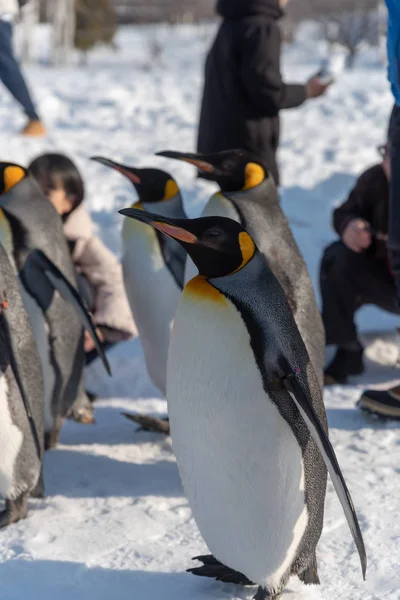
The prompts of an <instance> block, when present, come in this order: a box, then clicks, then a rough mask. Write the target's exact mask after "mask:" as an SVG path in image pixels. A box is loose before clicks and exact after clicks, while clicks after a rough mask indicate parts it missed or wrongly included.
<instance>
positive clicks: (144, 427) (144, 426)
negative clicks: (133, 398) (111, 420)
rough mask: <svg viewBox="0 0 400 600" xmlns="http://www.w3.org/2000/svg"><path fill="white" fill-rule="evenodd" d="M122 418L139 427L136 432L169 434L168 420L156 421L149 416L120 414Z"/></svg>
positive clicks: (156, 419) (155, 418)
mask: <svg viewBox="0 0 400 600" xmlns="http://www.w3.org/2000/svg"><path fill="white" fill-rule="evenodd" d="M121 415H123V416H124V417H126V418H127V419H129V420H130V421H133V422H134V423H137V424H138V425H140V427H138V429H137V431H152V432H153V433H163V434H164V435H169V434H170V427H169V419H168V417H166V418H164V419H158V418H157V417H151V416H150V415H134V414H132V413H124V412H123V413H121Z"/></svg>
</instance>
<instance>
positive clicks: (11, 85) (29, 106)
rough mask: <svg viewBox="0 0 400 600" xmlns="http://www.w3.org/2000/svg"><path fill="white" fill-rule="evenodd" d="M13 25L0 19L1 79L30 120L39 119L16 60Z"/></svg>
mask: <svg viewBox="0 0 400 600" xmlns="http://www.w3.org/2000/svg"><path fill="white" fill-rule="evenodd" d="M12 37H13V30H12V24H11V23H10V22H8V21H3V20H2V19H0V79H1V81H2V82H3V83H4V85H5V86H6V88H7V89H8V91H9V92H10V93H11V94H12V95H13V96H14V98H15V99H16V100H17V102H19V103H20V104H21V106H22V108H23V109H24V111H25V113H26V115H27V116H28V118H29V119H38V118H39V117H38V114H37V112H36V110H35V106H34V104H33V102H32V98H31V96H30V93H29V90H28V88H27V86H26V83H25V80H24V78H23V75H22V73H21V69H20V67H19V64H18V63H17V61H16V60H15V57H14V53H13V46H12Z"/></svg>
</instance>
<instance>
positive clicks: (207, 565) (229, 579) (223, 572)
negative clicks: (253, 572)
mask: <svg viewBox="0 0 400 600" xmlns="http://www.w3.org/2000/svg"><path fill="white" fill-rule="evenodd" d="M193 560H198V561H200V562H202V563H203V565H202V566H201V567H194V568H192V569H187V572H188V573H192V575H197V576H198V577H209V578H211V579H216V580H217V581H222V582H223V583H234V584H236V585H242V586H252V585H254V583H253V582H251V581H250V580H249V579H248V578H247V577H246V575H243V573H238V572H237V571H234V570H233V569H230V568H229V567H226V566H225V565H224V564H222V563H221V562H219V561H218V560H217V559H216V558H215V557H214V556H213V555H212V554H209V555H205V556H196V557H195V558H194V559H193Z"/></svg>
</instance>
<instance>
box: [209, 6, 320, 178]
mask: <svg viewBox="0 0 400 600" xmlns="http://www.w3.org/2000/svg"><path fill="white" fill-rule="evenodd" d="M286 4H287V0H218V2H217V12H218V14H219V15H220V16H221V17H222V18H223V22H222V24H221V26H220V28H219V31H218V33H217V36H216V38H215V40H214V43H213V45H212V47H211V50H210V51H209V54H208V57H207V61H206V66H205V82H204V91H203V100H202V107H201V115H200V123H199V132H198V144H197V149H198V151H199V152H201V153H205V154H207V153H212V152H219V151H220V150H228V149H232V148H242V149H245V150H249V151H251V152H252V153H254V154H255V155H256V156H257V157H258V158H259V160H260V161H261V162H262V163H263V164H265V166H266V167H267V168H268V169H269V170H270V171H271V173H272V175H273V177H274V179H275V182H276V184H277V185H278V184H279V171H278V165H277V160H276V152H277V149H278V144H279V112H280V110H282V109H285V108H294V107H296V106H300V105H301V104H303V102H304V101H305V100H307V98H317V97H318V96H321V95H322V94H324V93H325V91H326V89H327V88H328V86H329V82H323V81H322V80H321V79H320V78H319V77H312V78H311V79H310V80H309V81H308V82H307V83H306V84H286V83H284V82H283V80H282V76H281V70H280V58H281V56H280V55H281V33H280V28H279V23H278V21H279V19H280V18H281V17H282V16H283V7H284V6H285V5H286Z"/></svg>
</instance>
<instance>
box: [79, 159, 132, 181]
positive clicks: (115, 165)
mask: <svg viewBox="0 0 400 600" xmlns="http://www.w3.org/2000/svg"><path fill="white" fill-rule="evenodd" d="M90 160H94V161H95V162H98V163H101V164H102V165H105V166H106V167H111V169H114V170H115V171H118V172H119V173H122V175H125V177H127V178H128V179H129V180H130V181H131V182H132V183H133V185H140V184H141V183H142V181H141V179H140V176H139V169H134V168H133V167H127V166H125V165H121V164H119V163H117V162H115V161H113V160H110V159H109V158H104V157H103V156H92V157H91V159H90Z"/></svg>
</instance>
